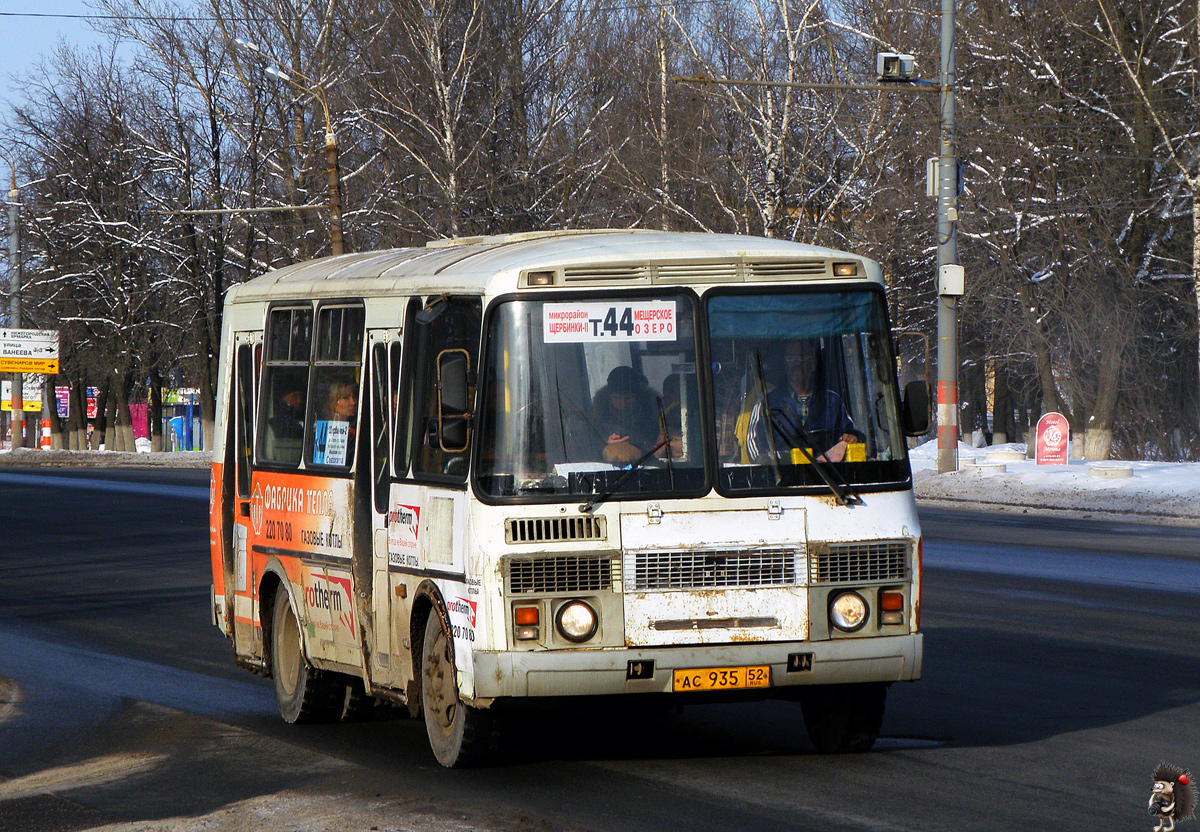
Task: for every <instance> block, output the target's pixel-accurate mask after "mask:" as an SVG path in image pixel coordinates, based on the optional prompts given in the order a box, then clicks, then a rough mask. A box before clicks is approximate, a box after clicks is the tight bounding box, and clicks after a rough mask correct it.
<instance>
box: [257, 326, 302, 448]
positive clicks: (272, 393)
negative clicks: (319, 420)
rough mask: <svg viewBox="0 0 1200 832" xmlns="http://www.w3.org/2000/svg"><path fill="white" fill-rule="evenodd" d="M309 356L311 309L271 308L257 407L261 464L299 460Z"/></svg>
mask: <svg viewBox="0 0 1200 832" xmlns="http://www.w3.org/2000/svg"><path fill="white" fill-rule="evenodd" d="M311 356H312V308H311V307H309V306H297V307H276V308H274V309H272V310H271V313H270V316H269V318H268V321H267V354H266V359H265V361H264V362H263V372H262V392H261V396H260V398H259V407H258V412H259V423H258V458H259V460H260V461H262V462H267V463H276V464H278V465H288V466H291V467H293V468H294V467H296V466H298V465H299V464H300V457H301V456H302V455H303V453H302V452H303V449H304V444H303V442H304V406H305V399H306V398H307V395H308V373H309V361H310V360H311Z"/></svg>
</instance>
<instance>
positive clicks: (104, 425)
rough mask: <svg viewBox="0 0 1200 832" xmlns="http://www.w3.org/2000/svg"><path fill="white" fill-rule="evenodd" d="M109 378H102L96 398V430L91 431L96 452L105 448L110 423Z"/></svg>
mask: <svg viewBox="0 0 1200 832" xmlns="http://www.w3.org/2000/svg"><path fill="white" fill-rule="evenodd" d="M109 386H110V385H109V377H108V376H105V377H104V382H103V383H102V384H101V386H100V391H99V394H98V395H97V396H96V428H95V430H93V431H92V447H93V448H95V449H96V450H99V449H100V448H107V447H108V445H107V444H106V443H105V441H104V440H105V439H106V438H107V434H108V426H109V425H110V424H111V422H110V421H109V419H108V412H109V399H110V398H111V396H110V395H109Z"/></svg>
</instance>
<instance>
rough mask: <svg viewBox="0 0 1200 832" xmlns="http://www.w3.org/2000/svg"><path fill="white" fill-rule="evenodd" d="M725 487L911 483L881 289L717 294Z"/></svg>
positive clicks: (712, 305)
mask: <svg viewBox="0 0 1200 832" xmlns="http://www.w3.org/2000/svg"><path fill="white" fill-rule="evenodd" d="M706 303H707V307H708V310H707V311H708V336H709V342H710V347H711V350H712V357H713V361H712V367H713V393H714V404H715V414H716V419H717V442H718V449H717V457H718V461H719V464H720V470H719V473H718V476H717V488H718V490H720V491H722V492H725V493H730V492H737V491H743V490H749V489H753V490H760V489H768V490H770V489H775V488H780V487H791V486H807V485H817V484H819V483H821V482H823V481H824V479H825V478H824V477H822V476H820V475H821V471H819V470H817V468H819V467H821V466H824V467H825V471H826V473H829V471H830V469H833V470H832V474H831V475H832V476H833V477H835V478H836V479H839V480H841V481H842V482H846V483H852V484H879V483H887V482H897V481H904V480H907V478H908V476H909V473H908V466H907V461H906V452H905V444H904V434H903V433H902V431H901V428H900V423H899V415H898V410H897V403H896V387H895V382H894V376H893V373H894V370H893V367H894V366H895V363H894V361H893V359H892V354H891V338H890V334H889V330H888V326H887V316H886V313H885V311H884V299H883V295H882V293H880V292H874V291H863V290H854V291H829V290H824V291H811V290H808V291H800V290H793V291H789V292H782V293H781V292H772V293H769V294H767V293H755V294H750V293H739V294H732V293H720V294H712V295H709V296H708V298H707V300H706Z"/></svg>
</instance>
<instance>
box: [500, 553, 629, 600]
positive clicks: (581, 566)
mask: <svg viewBox="0 0 1200 832" xmlns="http://www.w3.org/2000/svg"><path fill="white" fill-rule="evenodd" d="M505 571H506V573H507V579H508V592H509V594H510V595H529V594H534V593H552V592H601V591H604V590H608V589H612V586H613V559H612V558H610V557H595V556H588V557H577V556H574V555H555V556H553V557H545V558H511V559H509V560H508V561H507V562H506V566H505Z"/></svg>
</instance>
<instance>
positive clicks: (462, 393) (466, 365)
mask: <svg viewBox="0 0 1200 832" xmlns="http://www.w3.org/2000/svg"><path fill="white" fill-rule="evenodd" d="M470 369H471V357H470V356H469V355H468V354H467V351H466V350H442V351H441V352H440V353H438V359H437V390H438V411H437V412H438V417H437V444H438V447H439V448H441V449H442V450H443V451H445V452H446V453H450V454H458V453H462V452H463V451H465V450H466V449H467V446H468V445H469V444H470V442H471V427H470V419H471V414H470V412H469V411H470V401H469V398H470V378H469V376H470Z"/></svg>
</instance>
